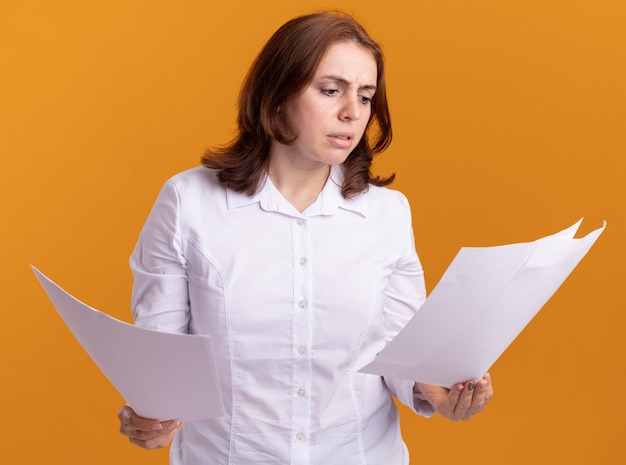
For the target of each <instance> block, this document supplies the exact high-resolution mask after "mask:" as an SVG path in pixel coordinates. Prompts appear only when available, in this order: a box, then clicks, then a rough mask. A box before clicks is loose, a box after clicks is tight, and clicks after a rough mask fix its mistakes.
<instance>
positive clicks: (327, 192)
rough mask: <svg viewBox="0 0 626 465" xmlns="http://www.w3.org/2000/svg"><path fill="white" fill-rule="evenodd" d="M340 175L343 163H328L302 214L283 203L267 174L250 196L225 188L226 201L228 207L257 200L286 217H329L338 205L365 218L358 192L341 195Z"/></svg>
mask: <svg viewBox="0 0 626 465" xmlns="http://www.w3.org/2000/svg"><path fill="white" fill-rule="evenodd" d="M343 174H344V173H343V165H332V166H331V169H330V176H328V180H327V181H326V184H325V185H324V188H323V189H322V192H320V195H319V196H318V197H317V199H316V200H315V202H313V203H312V204H311V205H310V206H309V207H308V208H307V209H306V210H305V211H304V212H302V213H300V212H298V211H297V210H296V209H295V208H294V207H293V205H291V204H290V203H289V202H287V200H286V199H285V198H284V197H283V196H282V195H281V193H280V192H279V191H278V189H277V188H276V187H275V186H274V185H273V184H272V181H271V180H270V179H269V178H268V177H267V176H266V177H265V179H264V180H263V181H262V183H263V186H262V187H261V189H259V191H258V192H257V193H255V194H253V195H247V194H244V193H241V192H236V191H233V190H231V189H227V191H226V202H227V205H228V209H229V210H230V209H235V208H240V207H245V206H248V205H252V204H254V203H259V204H260V205H261V208H263V210H266V211H276V212H281V213H285V214H288V215H290V216H317V215H322V216H329V215H334V214H335V213H337V211H338V210H339V209H340V208H341V209H343V210H349V211H353V212H355V213H358V214H360V215H362V216H364V217H366V216H367V203H366V201H365V196H364V195H363V194H358V195H356V196H355V197H352V198H350V199H345V198H344V197H343V195H341V186H342V184H343V177H344V176H343Z"/></svg>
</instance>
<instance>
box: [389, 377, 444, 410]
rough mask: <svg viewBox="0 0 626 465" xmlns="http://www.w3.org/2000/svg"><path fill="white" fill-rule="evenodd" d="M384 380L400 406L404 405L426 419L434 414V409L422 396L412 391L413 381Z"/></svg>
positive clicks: (390, 378) (391, 378)
mask: <svg viewBox="0 0 626 465" xmlns="http://www.w3.org/2000/svg"><path fill="white" fill-rule="evenodd" d="M384 380H385V384H386V385H387V387H388V388H389V390H390V391H391V392H392V393H393V395H394V396H395V397H396V399H398V400H399V401H400V403H401V404H403V405H406V406H407V407H408V408H410V409H411V410H412V411H413V412H415V413H417V414H418V415H422V416H424V417H426V418H428V417H431V416H433V415H434V414H435V409H434V408H433V406H432V405H430V402H428V401H427V400H426V399H425V398H424V396H423V395H422V394H418V393H415V392H414V391H413V386H415V382H414V381H409V380H407V379H400V378H393V377H391V376H384Z"/></svg>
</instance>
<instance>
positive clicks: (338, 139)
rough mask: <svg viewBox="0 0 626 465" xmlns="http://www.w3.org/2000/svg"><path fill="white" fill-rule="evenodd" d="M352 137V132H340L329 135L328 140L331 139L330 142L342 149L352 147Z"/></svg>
mask: <svg viewBox="0 0 626 465" xmlns="http://www.w3.org/2000/svg"><path fill="white" fill-rule="evenodd" d="M352 139H353V136H352V134H343V133H340V134H329V135H328V140H329V141H330V143H331V144H332V145H333V146H335V147H337V148H341V149H349V148H350V147H352Z"/></svg>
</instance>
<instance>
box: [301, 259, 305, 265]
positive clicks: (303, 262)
mask: <svg viewBox="0 0 626 465" xmlns="http://www.w3.org/2000/svg"><path fill="white" fill-rule="evenodd" d="M300 265H306V258H304V257H302V258H301V259H300Z"/></svg>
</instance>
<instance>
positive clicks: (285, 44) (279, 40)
mask: <svg viewBox="0 0 626 465" xmlns="http://www.w3.org/2000/svg"><path fill="white" fill-rule="evenodd" d="M345 40H352V41H354V42H356V43H357V44H359V45H360V46H362V47H365V48H366V49H368V50H369V51H370V52H371V53H372V56H373V57H374V59H375V61H376V66H377V69H378V75H377V86H376V93H375V94H374V98H373V99H372V103H371V105H372V113H371V117H370V120H369V122H368V124H367V128H366V130H365V134H364V136H363V137H362V138H361V140H360V141H359V143H358V144H357V146H356V147H355V148H354V150H353V151H352V152H351V153H350V155H349V156H348V158H347V159H346V160H345V161H344V163H343V165H344V168H345V177H344V182H343V186H342V194H343V196H344V197H345V198H349V197H352V196H354V195H356V194H358V193H360V192H364V191H366V190H367V188H368V186H369V184H373V185H377V186H386V185H388V184H390V183H391V182H392V181H393V179H394V177H395V175H391V176H390V177H389V178H380V177H379V176H372V174H371V171H370V170H371V165H372V159H373V156H374V155H376V154H378V153H380V152H382V151H383V150H384V149H385V148H387V146H389V144H390V143H391V136H392V132H391V120H390V115H389V107H388V104H387V94H386V89H385V66H384V59H383V54H382V50H381V49H380V46H379V45H378V44H377V43H376V42H374V41H373V40H372V39H371V38H370V36H369V35H368V34H367V32H365V29H364V28H363V27H362V26H361V25H360V24H359V23H357V22H356V21H355V20H354V19H353V18H352V17H350V16H348V15H346V14H343V13H337V12H332V13H330V12H324V13H315V14H310V15H305V16H300V17H297V18H294V19H292V20H290V21H288V22H287V23H285V24H284V25H283V26H281V27H280V28H279V29H278V30H277V31H276V32H275V33H274V35H273V36H272V37H271V38H270V40H269V41H268V42H267V44H266V45H265V47H264V48H263V49H262V50H261V53H260V54H259V55H258V57H257V58H256V60H255V61H254V63H253V64H252V66H251V68H250V70H249V71H248V75H247V77H246V79H245V81H244V84H243V87H242V89H241V93H240V95H239V115H238V118H237V125H238V133H237V136H236V137H235V139H234V140H233V141H231V142H230V143H229V144H228V145H225V146H223V147H221V148H218V149H215V150H211V149H209V150H207V152H206V153H205V154H204V156H203V157H202V164H204V165H205V166H207V167H209V168H215V169H219V170H220V171H219V173H218V177H219V179H220V181H222V182H223V183H224V184H225V185H226V186H228V187H229V188H231V189H233V190H235V191H238V192H244V193H247V194H249V195H252V194H254V193H255V192H256V191H257V190H258V189H259V187H260V184H261V182H262V181H263V179H264V174H265V172H266V169H267V163H268V156H269V148H270V141H271V140H275V141H277V142H280V143H283V144H289V143H291V142H293V140H295V139H289V137H288V136H287V135H286V134H285V133H284V132H283V131H282V130H281V124H280V116H279V113H278V111H277V110H278V107H279V106H280V105H281V104H282V103H284V102H285V101H286V100H287V99H289V98H290V97H291V96H294V95H297V94H298V93H300V92H302V91H303V90H304V88H305V87H306V86H307V85H308V84H309V83H310V82H311V80H312V79H313V76H314V73H315V71H316V69H317V66H318V64H319V62H320V61H321V59H322V57H323V56H324V53H325V52H326V50H327V49H328V47H329V46H330V45H332V44H333V43H335V42H340V41H345ZM374 122H375V123H376V126H377V127H376V128H375V129H377V130H376V131H375V134H371V132H372V129H373V124H372V123H374Z"/></svg>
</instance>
